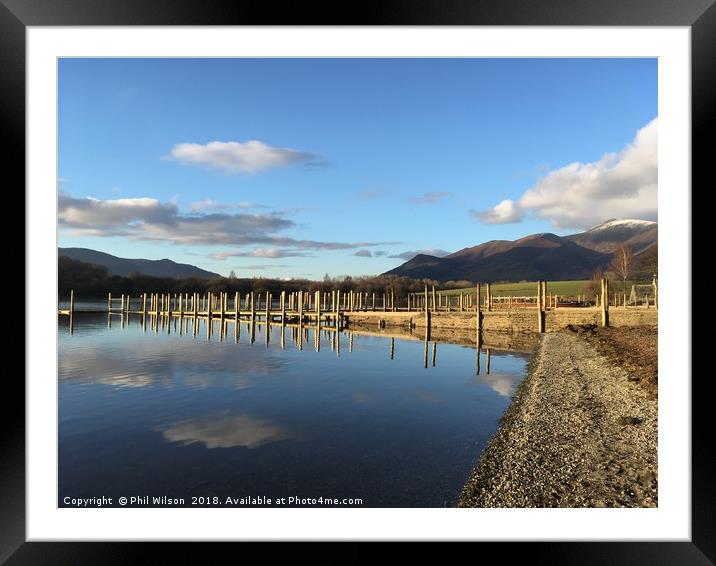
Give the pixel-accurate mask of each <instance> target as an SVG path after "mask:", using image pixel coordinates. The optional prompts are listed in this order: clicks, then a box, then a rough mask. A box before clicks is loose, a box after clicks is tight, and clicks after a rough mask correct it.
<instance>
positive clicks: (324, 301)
mask: <svg viewBox="0 0 716 566" xmlns="http://www.w3.org/2000/svg"><path fill="white" fill-rule="evenodd" d="M535 287H536V294H535V295H534V296H522V297H513V296H508V295H505V296H494V295H493V293H492V287H491V285H490V284H489V283H486V284H477V285H476V286H475V292H474V293H466V292H460V293H455V292H446V291H439V290H436V289H435V288H434V287H432V288H428V286H427V285H426V286H425V287H424V289H423V291H422V292H421V293H408V294H407V295H404V296H403V297H397V296H396V295H395V293H394V292H393V290H392V289H391V290H389V291H387V292H383V293H380V294H378V293H375V292H370V293H369V292H367V291H341V290H331V291H314V292H307V291H301V290H299V291H293V292H286V291H282V292H281V293H280V294H278V295H276V296H274V295H273V294H272V293H271V292H269V291H266V292H262V293H257V292H254V291H249V292H246V293H239V292H237V291H234V292H218V293H215V292H204V293H198V292H192V293H142V294H141V295H136V296H130V295H128V294H121V295H120V296H112V294H111V293H108V294H107V307H106V310H105V311H94V312H106V313H107V314H108V315H110V316H113V315H118V316H124V315H130V314H133V315H144V316H146V315H149V316H153V317H158V318H161V317H166V318H168V319H173V318H180V319H184V318H195V319H211V320H216V319H218V320H224V321H229V322H230V321H233V322H235V323H236V324H238V323H239V322H242V321H248V322H251V323H263V324H276V323H278V324H297V325H301V326H303V325H309V326H310V325H316V326H327V327H334V328H341V327H343V326H344V325H346V324H351V323H360V324H375V325H376V326H378V327H379V328H384V327H385V326H409V327H410V328H413V327H423V328H425V329H426V333H427V336H428V337H429V336H430V331H431V330H432V329H433V328H436V327H443V328H444V327H455V328H458V327H461V328H475V329H477V330H478V331H482V330H500V331H510V332H515V331H529V332H538V333H542V332H546V331H551V330H557V329H559V328H562V327H565V326H567V325H568V324H601V325H602V326H608V325H610V322H614V323H615V324H616V325H639V324H656V301H654V302H653V304H650V303H649V302H648V301H647V302H646V304H644V305H636V306H629V305H627V303H626V301H623V302H622V300H621V295H619V294H610V290H609V282H608V280H607V279H602V281H601V290H600V293H599V295H598V296H596V297H595V301H594V303H591V302H590V303H585V302H576V301H574V300H573V299H569V300H568V299H565V298H564V297H560V296H558V295H553V294H551V293H549V286H548V284H547V282H546V281H537V282H536V284H535ZM580 299H581V297H580ZM643 311H650V312H648V313H647V314H646V315H645V314H644V313H643ZM77 312H79V311H77ZM530 312H531V313H533V314H531V315H530V314H529V313H530ZM610 313H611V314H612V315H613V316H612V317H611V318H610ZM58 314H59V315H69V316H70V318H72V316H73V315H74V314H75V297H74V292H71V293H70V301H69V308H67V309H58Z"/></svg>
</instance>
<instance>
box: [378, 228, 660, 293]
mask: <svg viewBox="0 0 716 566" xmlns="http://www.w3.org/2000/svg"><path fill="white" fill-rule="evenodd" d="M657 241H658V224H657V223H656V222H651V221H644V220H629V219H626V220H614V219H613V220H608V221H606V222H603V223H602V224H599V225H597V226H594V227H592V228H590V229H589V230H586V231H585V232H580V233H578V234H571V235H568V236H558V235H556V234H553V233H551V232H542V233H537V234H529V235H527V236H523V237H522V238H518V239H516V240H489V241H487V242H483V243H482V244H478V245H476V246H471V247H466V248H462V249H460V250H458V251H456V252H454V253H452V254H449V255H447V256H445V257H443V258H438V257H435V256H429V255H425V254H419V255H417V256H415V257H413V258H411V259H409V260H408V261H406V262H405V263H403V264H402V265H400V266H398V267H396V268H394V269H391V270H389V271H387V272H385V273H384V275H403V276H407V277H413V278H416V279H435V280H438V281H457V280H465V281H483V282H493V281H522V280H536V279H546V280H551V281H559V280H572V279H589V278H590V277H591V275H592V273H593V272H594V270H596V269H598V268H606V267H607V266H608V265H609V263H610V262H611V260H612V257H613V253H614V251H615V250H616V249H617V248H618V247H619V246H621V245H628V246H631V247H632V250H633V253H634V257H635V262H634V264H635V266H637V265H639V264H640V262H639V259H640V257H641V256H642V255H643V256H644V257H646V256H647V255H649V253H652V254H654V255H655V254H656V253H657V251H656V250H657V249H658V248H657Z"/></svg>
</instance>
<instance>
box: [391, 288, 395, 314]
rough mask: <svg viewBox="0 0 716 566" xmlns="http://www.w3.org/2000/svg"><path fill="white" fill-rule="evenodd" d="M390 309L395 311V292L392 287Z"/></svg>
mask: <svg viewBox="0 0 716 566" xmlns="http://www.w3.org/2000/svg"><path fill="white" fill-rule="evenodd" d="M390 310H391V311H392V312H395V293H394V292H393V288H392V287H391V288H390Z"/></svg>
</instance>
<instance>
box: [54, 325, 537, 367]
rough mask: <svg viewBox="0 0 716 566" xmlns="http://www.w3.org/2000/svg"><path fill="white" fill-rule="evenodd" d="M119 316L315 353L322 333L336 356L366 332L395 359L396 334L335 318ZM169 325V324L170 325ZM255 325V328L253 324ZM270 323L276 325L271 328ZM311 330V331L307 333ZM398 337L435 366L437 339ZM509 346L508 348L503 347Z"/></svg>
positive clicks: (180, 332)
mask: <svg viewBox="0 0 716 566" xmlns="http://www.w3.org/2000/svg"><path fill="white" fill-rule="evenodd" d="M114 316H119V328H120V330H121V331H124V330H125V328H129V327H130V325H131V324H132V323H131V317H132V316H138V317H139V320H138V324H139V327H140V328H141V331H142V333H144V334H146V333H147V328H148V327H149V328H150V329H151V330H153V331H154V334H158V333H160V332H161V333H164V332H165V331H166V335H167V336H171V335H172V334H176V335H177V336H179V337H184V336H185V335H186V336H189V334H191V337H192V339H195V338H196V336H197V335H198V334H201V333H202V332H204V333H205V336H206V340H207V341H210V340H213V339H215V334H216V331H217V328H216V327H215V325H218V333H219V336H218V339H219V342H224V341H226V340H228V337H229V332H230V328H229V327H230V325H232V324H233V335H234V339H233V342H234V343H235V344H239V343H240V342H241V338H242V332H241V324H242V322H245V323H246V329H247V333H248V337H249V342H250V343H251V344H254V343H255V342H256V332H257V331H258V332H260V333H263V340H262V342H263V343H264V345H265V347H266V348H270V346H271V341H272V332H274V331H275V332H278V337H277V338H278V343H279V346H280V348H281V349H282V350H284V349H285V348H286V341H287V340H289V339H290V340H291V341H292V342H293V344H294V345H295V347H296V349H297V350H299V351H302V350H303V344H304V341H306V342H312V344H313V350H314V351H315V352H317V353H320V351H321V341H322V338H323V337H324V335H325V339H326V340H327V342H328V344H329V346H330V349H331V351H332V352H334V353H335V354H336V356H337V357H340V354H341V336H342V335H344V334H347V337H348V352H349V353H351V354H352V353H353V352H354V345H355V341H356V340H359V339H360V337H361V336H362V335H366V336H384V337H385V338H387V339H388V356H389V359H391V360H395V359H396V339H395V338H396V337H395V336H394V335H389V334H387V333H385V332H377V331H371V330H369V329H359V330H354V329H350V330H349V329H348V328H345V327H343V325H341V326H340V327H339V328H338V329H336V322H338V321H327V322H328V324H326V325H324V324H323V322H321V323H319V324H308V323H304V322H303V321H298V322H297V323H293V324H292V323H288V322H283V323H281V324H278V323H270V322H269V323H268V324H267V323H266V322H264V321H259V320H257V319H256V318H254V319H250V320H246V321H241V320H236V319H235V318H230V317H225V318H213V319H208V318H206V317H198V316H197V317H195V316H189V315H185V316H176V315H167V314H159V315H155V314H151V313H147V314H141V313H139V314H136V315H132V314H124V313H111V314H108V315H107V328H108V329H109V330H113V328H114V327H116V325H114V321H113V317H114ZM75 324H76V322H75V321H74V317H72V316H70V317H69V325H68V329H69V333H70V334H72V333H74V329H75ZM203 325H206V328H205V330H204V329H203V328H202V326H203ZM172 327H173V328H172ZM257 327H258V328H257ZM273 327H277V328H276V329H274V328H273ZM311 332H312V333H313V334H312V336H311ZM399 337H400V338H402V339H404V340H405V341H407V342H414V341H415V340H416V338H417V339H418V340H421V341H422V342H423V352H422V354H423V355H422V362H423V368H426V369H427V368H428V367H433V368H435V367H437V345H438V342H439V340H431V337H430V336H428V335H426V334H423V335H422V338H418V337H417V336H415V334H414V333H413V331H412V329H410V332H409V333H407V334H406V333H404V334H402V335H400V336H399ZM483 342H484V338H483V335H482V333H481V332H478V333H476V334H475V342H474V350H475V375H480V373H481V372H482V371H483V369H484V372H485V375H490V373H491V370H492V368H491V357H492V354H491V350H492V347H485V344H484V343H483ZM507 349H510V348H507ZM483 350H484V355H485V361H484V366H483V362H482V360H481V357H482V354H483ZM520 351H523V352H524V353H529V352H530V351H531V348H525V349H524V350H520Z"/></svg>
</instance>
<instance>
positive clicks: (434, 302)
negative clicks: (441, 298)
mask: <svg viewBox="0 0 716 566" xmlns="http://www.w3.org/2000/svg"><path fill="white" fill-rule="evenodd" d="M437 308H438V305H437V297H436V295H435V285H433V310H435V309H437Z"/></svg>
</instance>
